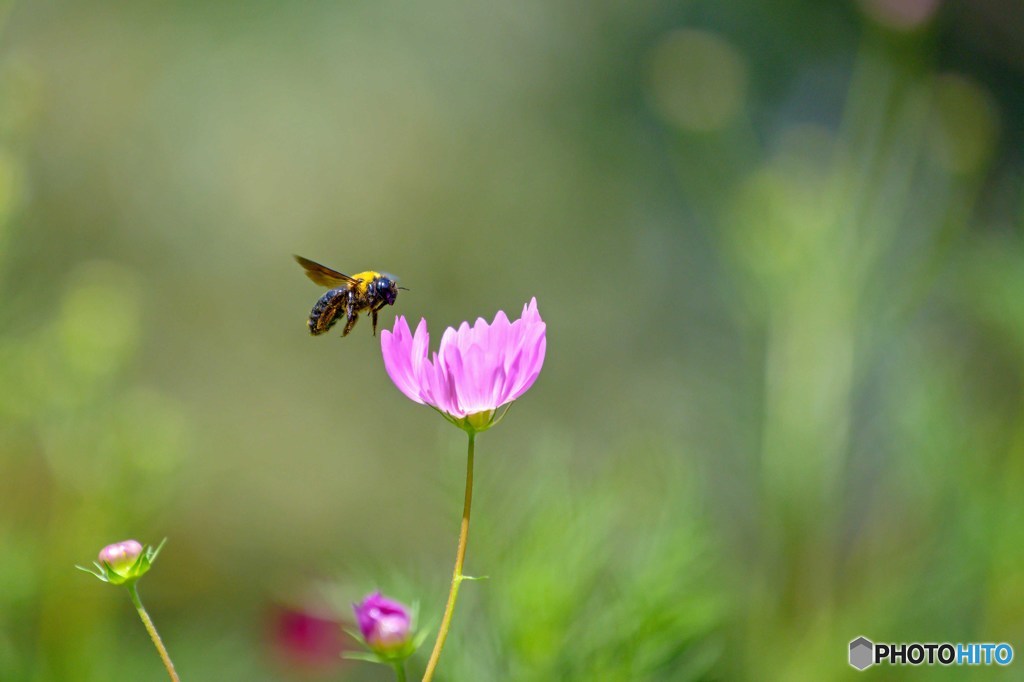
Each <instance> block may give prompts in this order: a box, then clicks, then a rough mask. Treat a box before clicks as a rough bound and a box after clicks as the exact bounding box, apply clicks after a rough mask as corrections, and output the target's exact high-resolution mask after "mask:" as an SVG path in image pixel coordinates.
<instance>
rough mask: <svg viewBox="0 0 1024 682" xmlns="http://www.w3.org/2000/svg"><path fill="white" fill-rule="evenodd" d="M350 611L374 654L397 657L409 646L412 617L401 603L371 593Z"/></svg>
mask: <svg viewBox="0 0 1024 682" xmlns="http://www.w3.org/2000/svg"><path fill="white" fill-rule="evenodd" d="M352 608H353V609H354V610H355V613H356V621H358V623H359V631H360V632H361V633H362V634H363V639H365V640H366V644H367V645H368V646H369V647H370V648H371V649H373V650H374V651H375V652H377V653H378V654H383V655H394V654H398V653H400V652H401V651H402V650H403V649H405V648H406V646H407V645H409V643H410V641H411V635H412V617H411V616H410V614H409V609H408V608H406V606H405V605H404V604H402V603H401V602H397V601H394V600H393V599H388V598H387V597H384V596H383V595H381V593H380V592H374V593H373V594H371V595H369V596H368V597H366V599H364V600H363V601H362V602H361V603H359V604H353V605H352Z"/></svg>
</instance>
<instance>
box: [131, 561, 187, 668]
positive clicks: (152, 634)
mask: <svg viewBox="0 0 1024 682" xmlns="http://www.w3.org/2000/svg"><path fill="white" fill-rule="evenodd" d="M126 587H127V588H128V596H129V597H131V599H132V604H134V605H135V610H136V611H138V612H139V618H141V619H142V624H143V625H145V626H146V632H148V633H149V638H150V639H152V640H153V644H154V645H155V646H156V650H157V652H158V653H159V654H160V659H161V660H162V661H163V662H164V667H165V668H167V674H168V675H170V676H171V680H172V682H181V680H180V679H179V678H178V673H177V672H175V671H174V664H173V663H171V657H170V656H169V655H168V654H167V649H166V648H165V647H164V643H163V640H161V639H160V634H159V633H158V632H157V631H156V626H155V625H153V621H152V620H151V619H150V617H149V614H148V613H146V607H145V606H143V605H142V600H141V599H139V592H138V590H136V589H135V581H132V582H129V583H128V584H127V585H126Z"/></svg>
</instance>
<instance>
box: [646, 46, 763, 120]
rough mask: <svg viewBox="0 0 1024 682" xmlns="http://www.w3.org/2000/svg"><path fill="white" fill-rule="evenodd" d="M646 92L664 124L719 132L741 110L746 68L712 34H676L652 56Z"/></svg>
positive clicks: (737, 53) (738, 54) (733, 50)
mask: <svg viewBox="0 0 1024 682" xmlns="http://www.w3.org/2000/svg"><path fill="white" fill-rule="evenodd" d="M648 86H649V88H650V97H651V102H652V105H653V107H654V108H655V110H656V111H657V112H658V114H659V115H661V116H662V117H663V118H664V119H665V120H666V121H668V122H670V123H672V124H674V125H677V126H679V127H680V128H683V129H686V130H690V131H695V132H709V131H713V130H718V129H720V128H723V127H725V126H727V125H728V124H729V123H731V122H732V121H733V120H734V119H735V118H736V115H737V114H738V113H739V111H740V109H741V108H742V106H743V102H744V100H745V97H746V89H747V68H746V62H745V60H744V58H743V56H742V55H740V53H739V52H738V51H737V50H736V49H735V48H734V47H733V46H732V45H730V44H729V43H728V42H726V41H725V40H723V39H722V38H721V37H719V36H717V35H715V34H713V33H708V32H706V31H696V30H692V29H685V30H681V31H675V32H674V33H671V34H669V35H668V36H667V37H665V38H664V39H663V40H662V41H661V42H660V43H659V44H658V45H657V46H656V47H655V48H654V49H653V51H652V52H651V57H650V64H649V70H648Z"/></svg>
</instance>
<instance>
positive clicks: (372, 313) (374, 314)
mask: <svg viewBox="0 0 1024 682" xmlns="http://www.w3.org/2000/svg"><path fill="white" fill-rule="evenodd" d="M370 319H371V320H372V321H373V335H374V336H377V309H376V308H374V309H373V310H371V311H370Z"/></svg>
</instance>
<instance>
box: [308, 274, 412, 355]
mask: <svg viewBox="0 0 1024 682" xmlns="http://www.w3.org/2000/svg"><path fill="white" fill-rule="evenodd" d="M295 260H296V261H298V263H299V265H301V266H302V267H303V269H305V271H306V277H309V278H310V279H311V280H313V281H314V282H315V283H316V284H319V285H320V286H322V287H331V290H330V291H328V292H327V293H326V294H324V295H323V296H321V297H320V300H318V301H317V302H316V303H315V304H314V305H313V310H312V311H311V312H310V313H309V333H310V334H312V335H313V336H316V335H318V334H323V333H324V332H326V331H328V330H329V329H330V328H331V327H333V326H334V323H335V322H337V321H338V320H340V319H341V318H342V317H344V318H345V329H344V330H343V331H342V332H341V335H342V336H348V333H349V332H350V331H352V327H354V326H356V322H358V321H359V313H361V312H368V313H370V319H371V320H372V321H373V335H374V336H376V335H377V312H378V311H380V309H381V308H383V307H384V306H386V305H394V303H395V298H397V297H398V290H399V289H405V287H400V286H398V284H396V283H395V280H393V279H391V278H390V277H388V276H387V275H382V274H381V273H379V272H374V271H373V270H367V271H366V272H360V273H358V274H356V275H352V276H351V277H349V276H348V275H343V274H341V273H340V272H338V271H337V270H332V269H330V268H329V267H327V266H324V265H320V264H319V263H314V262H313V261H311V260H309V259H308V258H303V257H302V256H295Z"/></svg>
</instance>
